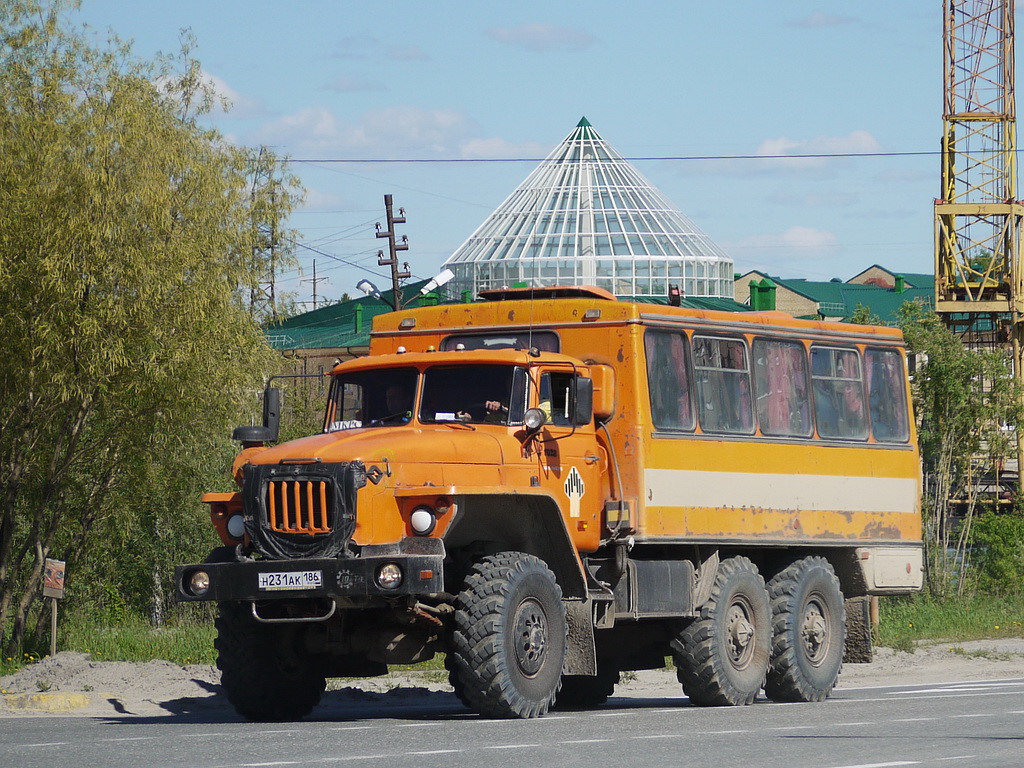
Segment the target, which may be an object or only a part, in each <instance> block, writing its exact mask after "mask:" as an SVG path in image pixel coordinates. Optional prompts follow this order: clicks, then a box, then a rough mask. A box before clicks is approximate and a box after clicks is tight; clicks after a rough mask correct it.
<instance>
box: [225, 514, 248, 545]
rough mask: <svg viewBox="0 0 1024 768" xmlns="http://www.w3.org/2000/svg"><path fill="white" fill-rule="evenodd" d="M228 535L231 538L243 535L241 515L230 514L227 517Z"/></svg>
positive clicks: (243, 520)
mask: <svg viewBox="0 0 1024 768" xmlns="http://www.w3.org/2000/svg"><path fill="white" fill-rule="evenodd" d="M227 529H228V536H230V537H231V538H233V539H241V538H242V537H243V536H245V518H243V517H242V516H241V515H232V516H231V517H229V518H228V524H227Z"/></svg>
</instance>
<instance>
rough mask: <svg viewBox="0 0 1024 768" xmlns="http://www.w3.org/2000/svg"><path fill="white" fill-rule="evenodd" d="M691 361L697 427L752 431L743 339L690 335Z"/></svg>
mask: <svg viewBox="0 0 1024 768" xmlns="http://www.w3.org/2000/svg"><path fill="white" fill-rule="evenodd" d="M693 363H694V365H693V367H694V378H695V379H696V381H697V407H698V409H699V411H700V426H701V429H703V430H704V431H705V432H717V433H723V434H740V435H749V434H752V433H753V431H754V414H753V411H752V409H751V403H750V371H749V369H748V365H747V346H746V344H745V343H744V342H743V340H742V339H730V338H720V337H711V336H694V337H693Z"/></svg>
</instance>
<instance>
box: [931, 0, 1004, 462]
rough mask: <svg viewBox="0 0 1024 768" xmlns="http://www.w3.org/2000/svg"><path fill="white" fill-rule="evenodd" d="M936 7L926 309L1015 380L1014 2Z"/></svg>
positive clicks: (985, 0) (955, 0)
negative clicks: (935, 168) (941, 101)
mask: <svg viewBox="0 0 1024 768" xmlns="http://www.w3.org/2000/svg"><path fill="white" fill-rule="evenodd" d="M943 6H944V8H943V11H944V16H945V19H944V24H943V43H944V49H945V55H944V59H945V89H944V90H945V109H944V114H943V128H944V130H943V137H942V174H941V178H942V190H941V197H940V198H939V199H937V200H936V201H935V309H936V311H937V312H938V313H939V315H940V316H941V317H942V318H943V319H944V321H945V322H946V324H947V326H948V327H950V328H951V329H952V330H953V331H955V332H956V333H957V334H959V335H960V336H961V337H962V338H963V340H964V341H965V342H966V343H967V344H968V345H970V346H972V347H982V348H989V349H998V348H1003V349H1006V350H1007V351H1008V352H1010V353H1011V354H1012V358H1013V371H1014V376H1015V377H1017V378H1018V379H1021V378H1022V377H1024V366H1022V360H1021V349H1022V346H1024V344H1022V339H1024V274H1022V265H1021V220H1022V217H1024V205H1022V204H1021V202H1020V201H1018V200H1017V191H1016V189H1017V155H1016V130H1017V117H1016V107H1015V101H1014V0H943ZM1021 437H1022V436H1021V435H1020V434H1018V451H1017V456H1018V467H1021V465H1022V461H1021V459H1022V445H1021V442H1020V439H1021Z"/></svg>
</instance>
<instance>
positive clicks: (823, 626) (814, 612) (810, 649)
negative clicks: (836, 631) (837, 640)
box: [800, 601, 828, 663]
mask: <svg viewBox="0 0 1024 768" xmlns="http://www.w3.org/2000/svg"><path fill="white" fill-rule="evenodd" d="M800 637H801V639H802V640H803V646H804V652H805V653H806V654H807V658H808V659H809V660H810V661H811V662H812V663H817V662H819V661H821V659H822V657H823V656H824V655H825V652H826V651H827V649H828V620H827V618H826V617H825V614H824V612H823V611H822V608H821V606H820V605H819V604H818V603H817V602H813V601H812V602H809V603H808V604H807V607H806V608H805V609H804V615H803V621H801V623H800Z"/></svg>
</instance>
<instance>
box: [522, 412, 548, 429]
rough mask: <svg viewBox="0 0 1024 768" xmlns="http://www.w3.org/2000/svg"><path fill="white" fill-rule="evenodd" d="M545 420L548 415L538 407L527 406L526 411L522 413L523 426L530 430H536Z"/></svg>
mask: <svg viewBox="0 0 1024 768" xmlns="http://www.w3.org/2000/svg"><path fill="white" fill-rule="evenodd" d="M547 420H548V415H547V414H546V413H544V411H542V410H541V409H540V408H529V409H527V411H526V413H524V414H523V426H525V427H526V428H527V429H528V430H529V431H530V432H536V431H537V430H538V429H540V428H541V427H543V426H544V424H545V423H546V422H547Z"/></svg>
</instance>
